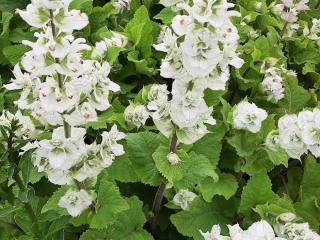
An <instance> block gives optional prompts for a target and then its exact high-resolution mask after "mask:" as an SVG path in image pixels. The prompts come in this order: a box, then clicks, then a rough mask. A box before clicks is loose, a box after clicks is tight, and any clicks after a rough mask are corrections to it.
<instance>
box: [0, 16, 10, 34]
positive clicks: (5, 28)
mask: <svg viewBox="0 0 320 240" xmlns="http://www.w3.org/2000/svg"><path fill="white" fill-rule="evenodd" d="M12 17H13V15H12V14H11V13H10V12H3V13H2V19H1V22H2V33H1V36H3V35H5V34H7V33H8V32H9V30H10V29H9V27H10V21H11V19H12Z"/></svg>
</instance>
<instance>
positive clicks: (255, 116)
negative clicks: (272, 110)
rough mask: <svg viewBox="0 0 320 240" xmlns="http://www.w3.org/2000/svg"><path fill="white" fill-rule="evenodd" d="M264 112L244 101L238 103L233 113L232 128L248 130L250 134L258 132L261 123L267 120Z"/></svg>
mask: <svg viewBox="0 0 320 240" xmlns="http://www.w3.org/2000/svg"><path fill="white" fill-rule="evenodd" d="M267 116H268V114H267V112H266V111H265V110H263V109H261V108H258V107H257V106H256V105H255V104H254V103H249V102H247V101H246V100H244V101H242V102H240V103H239V104H238V105H237V106H236V108H235V109H234V111H233V127H234V128H235V129H243V130H248V131H250V132H252V133H257V132H259V131H260V128H261V125H262V122H263V121H264V120H265V119H266V118H267Z"/></svg>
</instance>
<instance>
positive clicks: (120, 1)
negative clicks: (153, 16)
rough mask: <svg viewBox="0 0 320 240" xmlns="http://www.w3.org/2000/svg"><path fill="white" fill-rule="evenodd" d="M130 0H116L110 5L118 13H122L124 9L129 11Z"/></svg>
mask: <svg viewBox="0 0 320 240" xmlns="http://www.w3.org/2000/svg"><path fill="white" fill-rule="evenodd" d="M130 4H131V0H116V1H115V2H114V3H113V4H112V5H113V7H114V8H115V9H117V10H118V11H119V12H123V11H124V10H125V9H130Z"/></svg>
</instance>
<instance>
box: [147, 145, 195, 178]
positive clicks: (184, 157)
mask: <svg viewBox="0 0 320 240" xmlns="http://www.w3.org/2000/svg"><path fill="white" fill-rule="evenodd" d="M176 154H177V155H178V156H179V158H180V160H181V162H179V163H177V164H175V165H172V164H171V163H170V162H169V160H168V159H167V155H168V147H164V146H160V147H159V148H157V150H156V151H155V153H154V154H153V155H152V157H153V159H154V161H155V163H156V166H157V168H158V170H159V171H160V173H161V174H162V175H163V176H164V177H165V178H166V179H167V180H168V181H169V182H170V183H174V182H176V181H179V180H180V179H182V177H183V175H184V172H185V171H186V169H187V168H188V166H189V164H190V158H189V156H188V154H187V153H186V152H185V151H183V150H177V152H176Z"/></svg>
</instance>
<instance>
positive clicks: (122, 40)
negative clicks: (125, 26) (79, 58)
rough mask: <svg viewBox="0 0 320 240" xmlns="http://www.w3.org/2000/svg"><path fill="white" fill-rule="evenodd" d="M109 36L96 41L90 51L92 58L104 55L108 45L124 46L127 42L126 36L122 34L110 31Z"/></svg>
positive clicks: (99, 57)
mask: <svg viewBox="0 0 320 240" xmlns="http://www.w3.org/2000/svg"><path fill="white" fill-rule="evenodd" d="M110 33H111V36H110V38H104V39H103V40H101V41H99V42H97V43H96V44H95V47H94V49H93V51H92V55H91V56H92V58H94V59H101V58H104V57H105V56H106V53H107V50H108V48H110V47H120V48H121V47H124V46H125V45H126V44H127V43H128V39H127V37H125V36H124V35H122V34H119V33H116V32H113V31H111V32H110Z"/></svg>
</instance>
